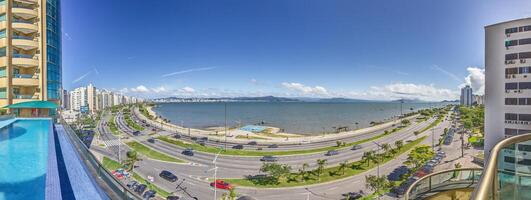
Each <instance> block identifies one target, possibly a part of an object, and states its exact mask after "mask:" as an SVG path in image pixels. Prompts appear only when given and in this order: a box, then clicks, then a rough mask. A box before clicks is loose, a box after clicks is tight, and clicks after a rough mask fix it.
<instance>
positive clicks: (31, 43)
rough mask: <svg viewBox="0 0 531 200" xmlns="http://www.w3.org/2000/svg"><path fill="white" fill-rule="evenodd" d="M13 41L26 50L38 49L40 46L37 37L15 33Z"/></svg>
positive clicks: (16, 45)
mask: <svg viewBox="0 0 531 200" xmlns="http://www.w3.org/2000/svg"><path fill="white" fill-rule="evenodd" d="M12 43H13V46H15V47H18V48H21V49H24V50H31V49H36V48H38V47H39V43H38V41H37V40H36V39H33V38H32V37H28V36H22V35H13V40H12Z"/></svg>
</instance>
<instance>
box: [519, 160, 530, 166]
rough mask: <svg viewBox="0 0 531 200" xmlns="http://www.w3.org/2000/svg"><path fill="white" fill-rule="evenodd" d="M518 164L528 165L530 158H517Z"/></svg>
mask: <svg viewBox="0 0 531 200" xmlns="http://www.w3.org/2000/svg"><path fill="white" fill-rule="evenodd" d="M518 164H520V165H527V166H529V165H531V160H529V159H522V160H519V161H518Z"/></svg>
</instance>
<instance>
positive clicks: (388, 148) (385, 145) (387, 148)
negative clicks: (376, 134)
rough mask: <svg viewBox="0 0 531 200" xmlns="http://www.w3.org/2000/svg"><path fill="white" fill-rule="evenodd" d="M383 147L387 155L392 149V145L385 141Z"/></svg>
mask: <svg viewBox="0 0 531 200" xmlns="http://www.w3.org/2000/svg"><path fill="white" fill-rule="evenodd" d="M382 149H383V150H384V153H383V155H384V156H387V155H388V154H389V150H391V145H390V144H388V143H383V144H382Z"/></svg>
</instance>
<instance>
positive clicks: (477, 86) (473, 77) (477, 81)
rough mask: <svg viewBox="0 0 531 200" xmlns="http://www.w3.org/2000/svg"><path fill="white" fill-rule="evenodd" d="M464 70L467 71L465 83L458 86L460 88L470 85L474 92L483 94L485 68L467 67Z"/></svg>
mask: <svg viewBox="0 0 531 200" xmlns="http://www.w3.org/2000/svg"><path fill="white" fill-rule="evenodd" d="M466 70H467V71H468V75H467V76H466V77H465V83H464V84H461V85H460V86H459V87H460V88H462V87H464V86H465V85H470V87H472V90H473V91H474V94H479V95H482V94H485V69H481V68H479V67H469V68H467V69H466Z"/></svg>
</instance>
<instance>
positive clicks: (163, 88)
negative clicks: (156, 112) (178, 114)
mask: <svg viewBox="0 0 531 200" xmlns="http://www.w3.org/2000/svg"><path fill="white" fill-rule="evenodd" d="M151 91H153V92H155V93H161V92H166V91H167V90H166V88H165V87H164V86H160V87H157V88H152V89H151Z"/></svg>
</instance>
